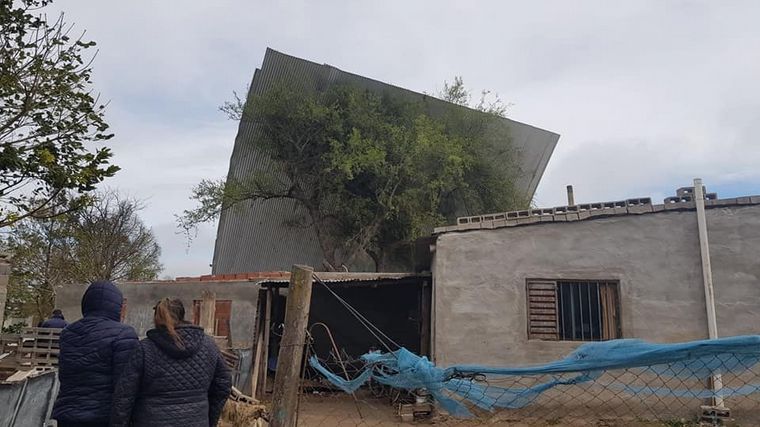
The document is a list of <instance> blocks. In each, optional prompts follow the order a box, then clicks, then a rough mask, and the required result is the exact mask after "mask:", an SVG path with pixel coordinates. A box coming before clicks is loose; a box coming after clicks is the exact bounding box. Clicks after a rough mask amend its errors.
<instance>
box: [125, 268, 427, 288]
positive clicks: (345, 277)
mask: <svg viewBox="0 0 760 427" xmlns="http://www.w3.org/2000/svg"><path fill="white" fill-rule="evenodd" d="M315 274H316V275H317V277H319V279H320V280H322V281H323V282H325V283H347V282H357V283H358V282H383V281H386V282H387V281H398V280H406V279H427V278H430V274H429V273H361V272H330V273H325V272H316V273H315ZM289 281H290V272H288V271H265V272H253V273H236V274H215V275H214V274H212V275H204V276H196V277H177V278H176V279H174V280H147V281H142V280H136V281H125V282H119V283H124V284H137V285H147V284H150V285H155V284H166V285H172V284H176V283H209V282H229V283H239V282H254V283H287V282H289Z"/></svg>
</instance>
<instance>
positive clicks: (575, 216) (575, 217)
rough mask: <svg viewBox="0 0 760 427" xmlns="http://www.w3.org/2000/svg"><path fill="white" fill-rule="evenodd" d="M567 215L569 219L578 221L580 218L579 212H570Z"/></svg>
mask: <svg viewBox="0 0 760 427" xmlns="http://www.w3.org/2000/svg"><path fill="white" fill-rule="evenodd" d="M566 217H567V220H568V221H578V220H579V219H580V217H579V216H578V212H568V213H567V215H566Z"/></svg>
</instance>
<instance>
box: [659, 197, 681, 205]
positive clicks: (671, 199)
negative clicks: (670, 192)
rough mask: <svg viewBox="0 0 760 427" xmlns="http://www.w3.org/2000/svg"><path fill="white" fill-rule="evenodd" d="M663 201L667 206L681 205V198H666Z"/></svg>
mask: <svg viewBox="0 0 760 427" xmlns="http://www.w3.org/2000/svg"><path fill="white" fill-rule="evenodd" d="M663 201H664V202H665V204H666V205H667V204H671V203H681V197H666V198H665V200H663Z"/></svg>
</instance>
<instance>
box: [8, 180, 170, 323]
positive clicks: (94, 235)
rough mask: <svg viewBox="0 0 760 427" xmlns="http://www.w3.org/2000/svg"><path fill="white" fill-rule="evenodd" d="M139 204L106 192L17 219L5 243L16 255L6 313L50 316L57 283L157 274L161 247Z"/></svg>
mask: <svg viewBox="0 0 760 427" xmlns="http://www.w3.org/2000/svg"><path fill="white" fill-rule="evenodd" d="M139 209H140V205H139V203H137V202H136V201H134V200H128V199H122V198H120V197H119V196H118V195H116V194H114V193H104V194H97V195H96V197H94V198H93V200H92V201H91V203H90V204H88V205H87V206H84V207H82V208H81V209H79V210H77V211H74V212H65V213H60V214H59V213H57V212H46V216H47V217H46V218H44V219H41V218H27V219H25V220H22V221H19V222H17V223H16V224H14V226H13V228H12V231H11V233H10V235H9V236H8V237H7V238H6V239H5V241H4V242H3V243H4V246H5V247H6V248H7V250H8V252H10V254H11V255H12V259H13V261H12V272H11V277H10V283H9V289H8V302H7V307H6V313H7V315H9V316H17V317H26V316H28V315H35V316H36V317H37V318H44V317H46V316H47V315H48V314H49V313H50V311H51V310H52V309H53V303H54V301H55V286H58V285H67V284H72V283H87V282H90V281H93V280H97V279H109V280H117V281H119V280H150V279H155V278H156V277H157V275H158V273H159V272H160V271H161V268H162V267H161V264H160V263H159V257H160V254H161V250H160V248H159V247H158V244H157V243H156V240H155V236H154V235H153V233H152V231H151V230H150V229H148V228H147V227H146V226H145V225H144V224H143V223H142V221H141V220H140V219H139V217H138V216H137V212H138V211H139Z"/></svg>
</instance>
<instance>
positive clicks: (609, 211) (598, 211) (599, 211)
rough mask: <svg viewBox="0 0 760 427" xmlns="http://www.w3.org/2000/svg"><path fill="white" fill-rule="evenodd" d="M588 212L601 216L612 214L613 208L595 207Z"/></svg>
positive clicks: (593, 215)
mask: <svg viewBox="0 0 760 427" xmlns="http://www.w3.org/2000/svg"><path fill="white" fill-rule="evenodd" d="M588 213H589V215H591V216H592V217H600V216H607V215H612V214H613V210H612V209H595V210H591V211H589V212H588Z"/></svg>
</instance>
